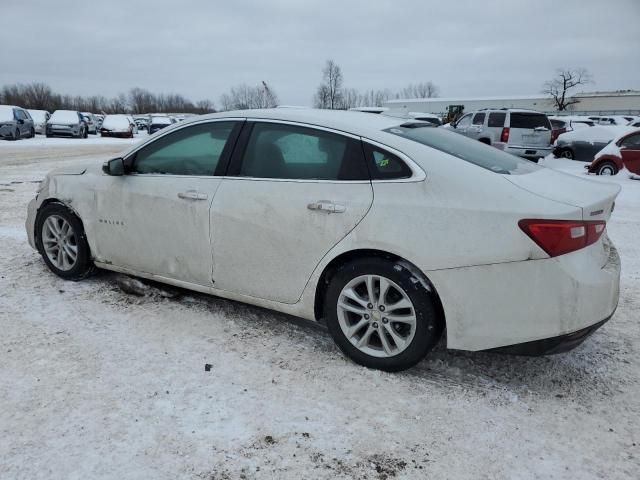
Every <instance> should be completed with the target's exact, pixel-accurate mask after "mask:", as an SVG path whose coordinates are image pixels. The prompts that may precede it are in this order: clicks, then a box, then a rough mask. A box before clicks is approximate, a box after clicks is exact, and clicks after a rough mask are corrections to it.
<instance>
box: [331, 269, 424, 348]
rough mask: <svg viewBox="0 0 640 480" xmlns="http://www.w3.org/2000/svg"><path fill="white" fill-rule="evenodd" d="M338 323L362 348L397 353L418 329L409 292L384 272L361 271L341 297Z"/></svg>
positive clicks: (343, 290)
mask: <svg viewBox="0 0 640 480" xmlns="http://www.w3.org/2000/svg"><path fill="white" fill-rule="evenodd" d="M337 310H338V323H339V325H340V328H341V329H342V332H343V333H344V335H345V337H346V338H347V339H348V340H349V342H350V343H351V344H352V345H354V346H355V347H356V348H357V349H358V350H360V351H361V352H363V353H366V354H367V355H371V356H374V357H383V358H386V357H393V356H395V355H398V354H400V353H402V352H403V351H404V350H406V349H407V347H409V345H410V344H411V342H412V340H413V337H414V336H415V333H416V322H417V319H416V311H415V308H414V306H413V303H412V302H411V299H410V298H409V296H408V295H407V293H406V292H405V291H404V290H403V289H402V288H401V287H400V286H399V285H398V284H396V283H395V282H393V281H392V280H390V279H388V278H386V277H384V276H381V275H361V276H359V277H356V278H354V279H352V280H351V281H350V282H349V283H347V284H346V285H345V286H344V288H343V289H342V291H341V292H340V295H339V297H338V305H337Z"/></svg>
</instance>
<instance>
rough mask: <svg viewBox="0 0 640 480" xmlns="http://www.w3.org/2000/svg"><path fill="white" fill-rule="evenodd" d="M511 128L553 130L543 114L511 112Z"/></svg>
mask: <svg viewBox="0 0 640 480" xmlns="http://www.w3.org/2000/svg"><path fill="white" fill-rule="evenodd" d="M510 123H511V124H510V125H509V126H510V127H511V128H529V129H533V128H538V127H544V128H548V129H551V125H550V124H549V119H548V118H547V116H546V115H543V114H541V113H526V112H511V122H510Z"/></svg>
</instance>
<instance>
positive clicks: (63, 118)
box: [49, 110, 80, 125]
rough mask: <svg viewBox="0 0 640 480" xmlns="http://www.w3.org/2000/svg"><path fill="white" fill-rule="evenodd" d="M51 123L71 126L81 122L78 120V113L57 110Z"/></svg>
mask: <svg viewBox="0 0 640 480" xmlns="http://www.w3.org/2000/svg"><path fill="white" fill-rule="evenodd" d="M49 121H50V122H51V123H56V122H58V123H66V124H69V125H71V124H75V123H78V122H79V121H80V120H79V119H78V112H74V111H72V110H56V111H55V112H53V115H51V118H50V119H49Z"/></svg>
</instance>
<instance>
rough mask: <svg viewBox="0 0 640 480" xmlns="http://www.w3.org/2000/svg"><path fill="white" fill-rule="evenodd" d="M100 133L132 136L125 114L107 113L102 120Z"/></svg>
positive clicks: (131, 128) (106, 135) (104, 135)
mask: <svg viewBox="0 0 640 480" xmlns="http://www.w3.org/2000/svg"><path fill="white" fill-rule="evenodd" d="M100 135H101V136H103V137H128V138H133V127H132V126H131V122H130V121H129V119H128V118H127V116H126V115H107V116H106V117H105V118H104V120H103V121H102V126H101V127H100Z"/></svg>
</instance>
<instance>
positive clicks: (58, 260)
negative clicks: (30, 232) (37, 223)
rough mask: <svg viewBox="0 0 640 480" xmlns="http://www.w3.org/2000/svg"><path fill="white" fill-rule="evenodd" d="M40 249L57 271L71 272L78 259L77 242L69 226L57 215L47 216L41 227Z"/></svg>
mask: <svg viewBox="0 0 640 480" xmlns="http://www.w3.org/2000/svg"><path fill="white" fill-rule="evenodd" d="M42 247H43V249H44V251H45V254H46V255H47V258H49V260H50V261H51V263H52V264H53V265H54V266H55V267H56V268H58V269H60V270H63V271H67V270H71V269H72V268H73V266H74V265H75V264H76V260H77V259H78V242H77V238H76V234H75V232H74V230H73V227H72V226H71V224H70V223H69V222H68V221H67V220H65V219H64V218H62V217H60V216H58V215H51V216H49V217H48V218H47V219H46V220H45V221H44V224H43V225H42Z"/></svg>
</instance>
